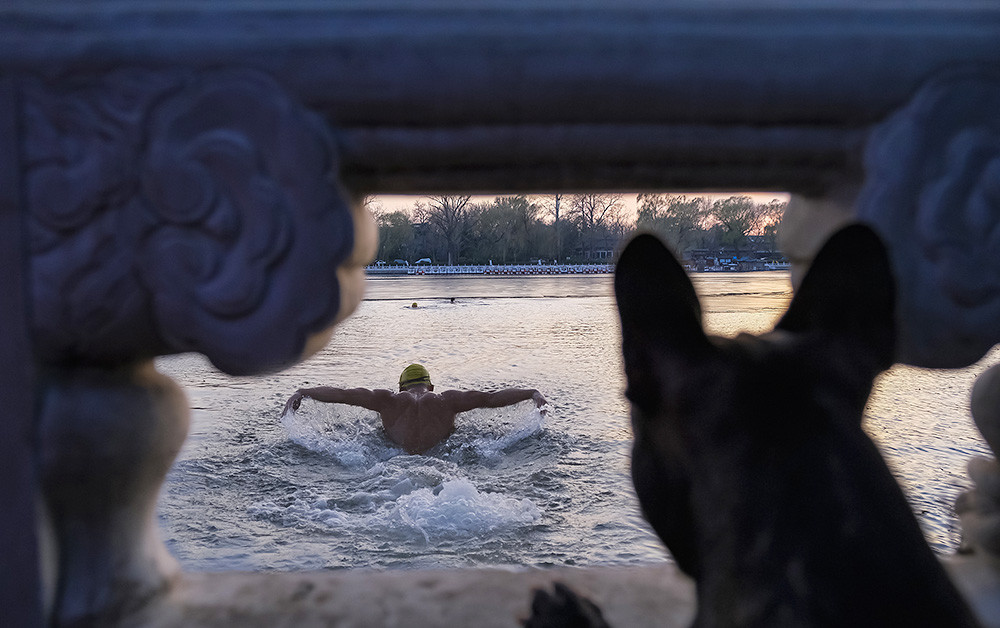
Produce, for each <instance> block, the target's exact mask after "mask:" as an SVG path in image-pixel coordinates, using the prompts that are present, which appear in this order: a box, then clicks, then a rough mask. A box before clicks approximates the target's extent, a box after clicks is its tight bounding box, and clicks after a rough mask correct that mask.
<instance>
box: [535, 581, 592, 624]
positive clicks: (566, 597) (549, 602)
mask: <svg viewBox="0 0 1000 628" xmlns="http://www.w3.org/2000/svg"><path fill="white" fill-rule="evenodd" d="M522 623H523V624H524V627H525V628H610V627H609V626H608V622H606V621H604V615H602V614H601V609H599V608H597V605H595V604H594V603H593V602H591V601H590V600H588V599H587V598H585V597H583V596H581V595H577V594H576V592H575V591H573V590H572V589H570V588H569V587H567V586H566V585H564V584H563V583H561V582H556V583H554V591H553V592H552V593H549V592H548V591H546V590H544V589H535V597H534V599H532V601H531V617H529V618H528V619H526V620H524V621H523V622H522Z"/></svg>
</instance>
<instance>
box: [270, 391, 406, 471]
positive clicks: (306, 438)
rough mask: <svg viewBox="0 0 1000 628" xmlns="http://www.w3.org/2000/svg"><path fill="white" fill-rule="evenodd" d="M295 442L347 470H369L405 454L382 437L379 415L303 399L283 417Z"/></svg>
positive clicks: (282, 419)
mask: <svg viewBox="0 0 1000 628" xmlns="http://www.w3.org/2000/svg"><path fill="white" fill-rule="evenodd" d="M281 424H282V426H284V428H285V431H286V432H288V438H289V440H291V441H292V442H294V443H296V444H298V445H301V446H302V447H305V448H306V449H308V450H309V451H314V452H317V453H321V454H326V455H328V456H330V457H332V458H333V459H334V460H336V461H337V463H339V464H340V465H342V466H345V467H368V466H369V465H371V464H372V463H374V462H377V461H379V460H385V459H387V458H389V457H391V456H394V455H397V454H399V453H402V450H401V449H398V448H396V447H394V446H393V445H392V444H390V443H388V442H387V441H385V439H383V438H381V437H380V436H379V434H380V432H379V419H378V415H377V414H376V413H374V412H371V411H369V410H365V409H364V408H357V407H354V406H346V405H341V404H331V403H319V402H315V401H311V400H303V402H302V405H300V406H299V410H298V411H295V410H292V409H289V410H288V412H286V413H284V414H282V415H281Z"/></svg>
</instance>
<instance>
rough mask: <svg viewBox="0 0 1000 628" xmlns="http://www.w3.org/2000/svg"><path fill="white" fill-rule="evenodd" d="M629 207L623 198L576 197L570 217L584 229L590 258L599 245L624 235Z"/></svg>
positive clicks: (585, 243)
mask: <svg viewBox="0 0 1000 628" xmlns="http://www.w3.org/2000/svg"><path fill="white" fill-rule="evenodd" d="M624 214H625V206H624V204H623V203H622V195H621V194H575V195H573V197H572V198H571V199H570V206H569V211H568V212H567V217H569V218H571V219H572V220H573V221H574V222H575V223H576V224H577V227H578V228H579V229H580V237H581V238H582V241H583V244H584V247H585V254H586V257H588V258H591V259H593V258H594V253H595V251H596V250H597V244H598V243H599V242H608V241H609V240H611V239H613V238H615V237H616V235H617V237H618V238H619V239H620V237H621V234H622V233H623V232H624V229H625V226H626V223H625V218H624Z"/></svg>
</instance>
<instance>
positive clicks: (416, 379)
mask: <svg viewBox="0 0 1000 628" xmlns="http://www.w3.org/2000/svg"><path fill="white" fill-rule="evenodd" d="M421 385H423V386H427V389H428V390H434V384H432V383H431V374H430V373H428V372H427V369H425V368H424V367H423V366H422V365H420V364H411V365H409V366H408V367H406V368H405V369H403V372H402V373H401V374H400V375H399V389H400V390H409V389H410V388H413V387H414V386H421Z"/></svg>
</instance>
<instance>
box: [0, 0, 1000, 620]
mask: <svg viewBox="0 0 1000 628" xmlns="http://www.w3.org/2000/svg"><path fill="white" fill-rule="evenodd" d="M0 155H2V159H0V192H2V196H0V238H2V239H3V242H2V246H0V261H2V263H0V274H2V277H3V282H2V285H3V286H4V298H3V300H2V301H0V324H2V330H3V331H2V333H0V339H2V340H0V343H2V347H3V352H2V355H3V356H4V361H3V366H2V367H0V394H2V397H0V400H2V401H3V408H4V417H3V421H2V422H0V460H2V461H3V462H2V464H3V467H2V469H0V470H2V472H3V475H4V477H5V482H4V484H3V485H4V486H5V491H4V494H3V495H2V500H3V501H2V504H3V508H0V537H2V539H3V541H2V543H3V547H2V548H0V556H3V567H4V569H2V570H0V608H3V609H4V612H5V613H7V615H6V617H5V619H6V620H7V621H9V622H12V623H11V625H25V626H28V625H40V624H41V623H43V621H46V620H45V619H43V617H47V618H49V619H48V621H51V622H52V623H57V624H74V623H80V624H88V623H92V622H105V623H113V622H115V621H117V620H119V619H121V618H123V617H128V616H134V613H136V612H140V611H141V612H148V609H150V608H155V607H156V606H155V604H153V605H150V604H149V602H150V601H156V600H162V599H164V596H163V592H164V591H168V590H171V583H174V582H176V580H177V576H176V574H177V572H176V567H175V566H174V563H173V561H172V559H170V557H169V556H167V554H166V553H165V551H164V549H163V547H162V545H161V544H160V542H159V541H158V540H157V538H156V530H155V526H154V524H153V519H152V512H153V506H154V503H155V499H156V491H157V487H158V486H159V485H160V483H161V482H162V479H163V475H164V473H165V472H166V470H167V468H168V467H169V465H170V463H171V460H172V459H173V456H174V454H175V453H176V451H177V449H178V448H179V447H180V444H181V442H182V441H183V438H184V433H185V430H186V424H187V409H186V403H185V402H184V400H183V396H182V393H181V391H179V390H178V389H177V388H176V387H175V385H174V384H173V383H171V382H170V381H169V380H166V379H165V378H163V377H162V376H159V375H157V374H156V373H155V371H154V370H153V369H152V367H151V363H150V360H151V359H152V358H153V357H155V356H157V355H162V354H166V353H173V352H179V351H198V352H201V353H204V354H205V355H207V356H208V357H209V358H210V359H211V360H212V361H213V363H215V364H216V365H217V366H218V367H219V368H220V369H222V370H225V371H227V372H230V373H255V372H262V371H268V370H273V369H278V368H282V367H283V366H286V365H289V364H291V363H294V362H295V361H297V360H299V359H301V358H302V357H303V356H305V355H308V354H310V353H311V352H312V351H315V350H316V349H317V348H318V347H320V346H322V344H323V343H324V342H325V339H326V338H327V337H328V335H329V333H330V328H331V326H332V325H334V324H335V323H336V322H337V321H338V320H339V319H341V318H342V317H344V316H346V315H348V314H349V313H350V311H351V310H352V309H353V307H354V306H355V305H356V303H357V301H358V299H359V298H360V281H361V277H362V274H361V270H360V267H361V265H362V264H363V263H365V262H366V261H367V258H368V257H369V252H370V251H371V250H372V246H373V240H374V236H373V232H372V229H371V225H370V221H369V219H368V218H367V217H365V216H364V215H363V212H361V211H359V210H358V209H357V206H356V204H355V203H354V202H353V201H352V199H354V198H356V197H357V195H359V194H363V193H369V192H396V193H399V192H411V193H416V192H426V191H453V190H454V191H457V190H468V191H472V190H475V191H482V192H487V191H488V192H499V191H546V190H573V189H618V190H635V189H772V190H785V191H789V192H792V193H793V194H794V197H793V203H792V206H791V207H790V208H789V212H788V216H787V220H786V226H785V229H784V242H785V247H786V249H787V252H788V253H789V254H790V255H791V256H792V257H793V258H795V259H796V261H797V262H799V263H802V264H807V263H808V261H809V259H810V257H811V255H812V253H813V251H815V249H816V247H817V246H818V244H819V242H821V241H822V240H823V238H825V236H826V235H827V234H828V233H829V232H830V231H831V230H832V229H834V228H835V227H836V226H837V225H839V224H841V223H842V222H845V221H847V220H852V219H855V218H861V219H863V220H866V221H868V222H870V223H872V224H873V225H875V226H876V227H877V228H878V230H879V231H880V232H881V233H882V235H883V237H884V238H885V239H886V240H887V242H888V243H889V245H890V247H891V249H892V255H893V258H894V262H895V265H896V269H897V273H898V278H899V283H900V293H901V307H900V323H901V335H900V346H901V347H902V353H901V360H902V361H905V362H909V363H911V364H918V365H922V366H933V367H955V366H961V365H966V364H969V363H971V362H973V361H975V360H977V359H978V358H979V357H980V356H982V355H983V354H984V353H985V352H986V351H987V350H988V349H989V348H990V347H991V346H993V345H994V344H995V343H997V342H998V341H1000V279H998V278H1000V255H998V252H1000V226H998V225H1000V6H997V5H996V4H995V3H993V2H988V1H982V2H980V1H974V0H955V1H952V2H931V1H920V0H917V1H915V2H911V3H899V2H886V3H882V2H872V1H866V2H860V1H846V2H820V1H813V2H808V1H803V2H789V1H785V0H771V1H766V0H765V1H763V2H749V1H733V2H721V1H719V2H679V1H678V2H671V3H664V2H652V1H646V2H642V1H636V2H626V3H617V2H616V3H606V4H603V3H596V2H583V3H568V2H561V1H557V0H547V1H543V2H537V1H533V2H506V1H501V0H472V1H470V0H464V1H458V0H441V1H435V2H429V3H427V2H420V1H417V0H413V1H409V2H407V1H403V0H399V1H395V2H393V1H389V0H370V1H361V0H357V1H354V2H349V3H297V2H282V1H277V0H275V1H274V2H266V1H262V0H232V1H229V2H222V1H218V0H216V1H214V2H205V3H196V2H187V1H180V0H177V1H170V2H168V1H164V2H153V1H141V2H134V3H127V2H118V1H116V0H92V1H90V2H79V3H78V2H70V1H65V2H59V1H54V2H36V1H35V0H8V2H6V3H4V4H3V5H2V6H0ZM334 269H336V271H335V270H334ZM998 379H1000V378H997V377H992V378H991V379H989V380H988V381H985V380H984V382H983V383H982V389H977V397H976V399H977V408H976V419H977V422H978V423H979V426H980V429H981V430H982V431H983V433H984V434H985V435H986V438H987V441H988V442H989V443H990V445H991V446H992V447H995V446H997V444H998V442H997V441H998V439H996V438H994V436H993V433H994V432H995V430H996V429H1000V425H998V421H1000V419H998V418H997V410H996V403H997V401H996V400H997V398H998V394H1000V392H998V390H997V389H998V384H997V380H998ZM956 411H960V409H956ZM991 430H992V431H991ZM991 465H992V466H991ZM973 478H974V480H975V481H976V483H977V488H976V491H974V492H973V493H970V496H969V497H967V498H963V503H962V504H961V509H962V517H963V522H965V525H966V532H967V540H968V543H967V545H968V546H969V547H970V548H971V550H972V554H971V557H972V558H970V559H969V560H975V561H977V562H973V563H968V562H967V563H965V564H966V565H972V566H970V567H967V568H966V567H963V568H961V569H960V571H962V570H964V571H962V573H963V574H971V573H975V574H978V575H976V576H975V577H974V578H973V580H975V583H973V584H970V585H968V587H967V588H968V590H970V591H972V590H975V591H977V592H982V591H986V593H983V594H982V596H981V597H984V599H985V598H988V597H989V595H992V594H993V593H992V590H990V589H989V588H988V587H987V586H986V585H983V584H982V583H983V582H986V581H987V580H988V579H989V577H993V576H991V575H990V574H995V569H994V568H993V567H992V565H993V564H995V560H996V559H995V556H996V555H997V554H998V552H1000V538H998V532H997V528H998V525H997V524H996V523H995V521H994V520H993V519H991V517H992V515H991V514H990V513H992V512H993V511H995V510H996V509H997V506H996V503H997V502H998V501H1000V489H997V488H996V487H997V486H1000V472H998V471H997V470H996V463H995V462H994V461H989V462H986V463H977V464H976V465H975V466H974V467H973ZM991 509H992V510H991ZM991 561H993V562H991ZM983 565H987V566H986V567H983ZM983 574H985V575H983ZM962 577H964V576H962ZM960 579H961V577H960ZM180 588H183V587H180ZM173 590H179V588H178V587H174V589H173ZM976 595H979V593H976ZM976 603H977V604H979V605H980V607H981V608H982V604H984V603H985V602H984V603H980V602H976ZM179 623H183V622H179Z"/></svg>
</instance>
